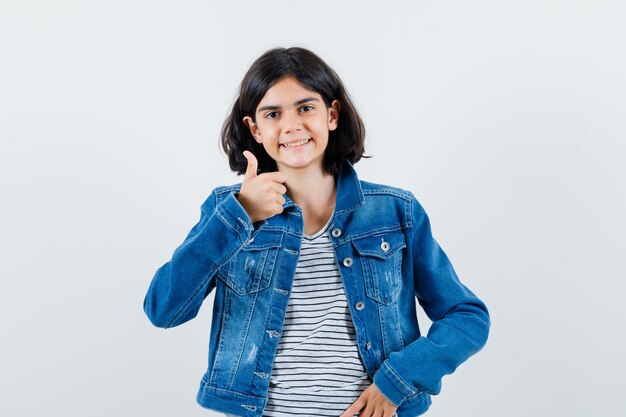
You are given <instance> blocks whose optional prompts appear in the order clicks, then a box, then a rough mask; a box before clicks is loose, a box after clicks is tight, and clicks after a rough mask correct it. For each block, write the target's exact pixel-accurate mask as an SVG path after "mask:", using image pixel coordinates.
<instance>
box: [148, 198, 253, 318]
mask: <svg viewBox="0 0 626 417" xmlns="http://www.w3.org/2000/svg"><path fill="white" fill-rule="evenodd" d="M236 195H237V193H236V192H231V193H230V194H229V195H228V196H227V197H225V198H224V199H223V200H222V201H220V203H219V204H216V194H215V190H213V191H212V192H211V194H210V195H209V197H208V198H207V199H206V201H205V202H204V203H203V204H202V207H201V210H200V220H199V221H198V223H196V225H195V226H193V228H192V229H191V231H190V232H189V234H188V235H187V237H186V238H185V240H184V241H183V243H182V244H181V245H180V246H178V248H176V249H175V250H174V253H173V255H172V258H171V260H169V261H168V262H166V263H165V264H163V265H162V266H161V267H160V268H159V269H158V270H157V271H156V273H155V275H154V277H153V278H152V282H151V283H150V286H149V288H148V292H147V294H146V296H145V298H144V302H143V308H144V312H145V313H146V315H147V316H148V319H149V320H150V322H151V323H152V324H153V325H155V326H157V327H163V328H169V327H174V326H178V325H180V324H182V323H185V322H186V321H189V320H191V319H192V318H194V317H195V316H196V315H197V314H198V310H200V306H201V304H202V302H203V301H204V299H205V298H206V296H207V295H208V294H209V293H210V292H211V291H212V290H213V288H215V275H216V272H217V270H218V269H219V268H220V267H221V266H222V265H224V264H225V263H226V262H228V261H229V260H230V259H231V257H232V256H234V255H235V254H236V253H237V252H238V251H239V250H240V249H241V248H242V247H243V245H244V244H245V243H246V242H247V241H248V239H249V238H250V235H251V233H252V230H253V225H252V223H251V220H250V216H248V213H247V212H246V211H245V209H244V208H243V206H242V205H241V204H240V203H239V201H238V200H237V198H236Z"/></svg>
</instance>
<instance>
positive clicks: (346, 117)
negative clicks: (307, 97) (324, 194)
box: [220, 47, 371, 176]
mask: <svg viewBox="0 0 626 417" xmlns="http://www.w3.org/2000/svg"><path fill="white" fill-rule="evenodd" d="M289 76H292V77H294V78H295V79H296V80H298V81H299V82H300V83H301V84H302V85H303V86H304V87H305V88H307V89H309V90H312V91H315V92H317V93H318V94H319V95H320V96H322V99H323V100H324V103H325V104H326V107H330V106H331V103H332V102H333V100H338V101H339V103H340V104H341V108H340V111H339V120H338V124H337V128H336V129H335V130H334V131H330V132H329V137H328V145H327V147H326V150H325V152H324V160H323V169H324V171H325V172H326V173H328V174H332V175H333V176H336V175H337V174H338V173H339V172H340V170H341V166H342V163H343V160H344V159H347V160H349V161H350V162H351V163H352V164H354V163H356V162H358V161H359V160H360V159H361V158H362V157H363V158H371V156H367V155H363V153H364V142H365V126H364V124H363V121H362V120H361V117H360V116H359V114H358V113H357V111H356V109H355V107H354V105H353V104H352V101H351V100H350V97H349V96H348V93H347V91H346V89H345V87H344V85H343V83H342V82H341V79H340V78H339V76H338V75H337V74H336V73H335V71H333V69H332V68H330V67H329V66H328V65H327V64H326V63H325V62H324V61H323V60H322V59H321V58H320V57H318V56H317V55H316V54H314V53H313V52H311V51H309V50H308V49H305V48H300V47H291V48H273V49H270V50H268V51H266V52H265V53H264V54H263V55H261V56H260V57H259V58H257V59H256V61H254V63H253V64H252V66H251V67H250V69H249V70H248V72H247V73H246V75H245V77H244V78H243V80H242V81H241V86H240V87H239V96H238V97H237V99H236V100H235V103H234V105H233V108H232V110H231V112H230V114H229V115H228V117H227V118H226V120H225V121H224V124H223V126H222V132H221V138H220V139H221V145H222V148H223V149H224V151H225V152H226V154H227V155H228V162H229V165H230V169H231V170H233V171H235V172H236V173H238V174H239V175H244V174H245V172H246V168H247V166H248V160H247V159H246V157H245V156H244V155H243V151H244V150H249V151H250V152H252V153H253V154H254V156H255V157H256V158H257V161H258V172H257V174H261V173H265V172H274V171H277V170H278V167H277V165H276V161H274V160H273V159H272V158H271V157H270V156H269V155H268V154H267V152H266V151H265V148H263V144H260V143H257V142H256V140H254V137H253V136H252V134H251V133H250V130H249V129H248V127H247V126H246V125H245V124H244V123H243V118H244V117H245V116H250V117H252V120H254V121H255V122H256V108H257V106H258V105H259V103H260V102H261V100H262V99H263V96H265V93H266V92H267V90H269V89H270V88H271V87H272V86H273V85H274V84H275V83H277V82H278V81H280V80H282V79H283V78H285V77H289Z"/></svg>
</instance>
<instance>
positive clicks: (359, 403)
mask: <svg viewBox="0 0 626 417" xmlns="http://www.w3.org/2000/svg"><path fill="white" fill-rule="evenodd" d="M363 408H365V410H363V411H361V412H360V413H359V417H391V416H393V414H394V413H395V412H396V410H397V409H398V407H396V406H395V405H394V404H393V403H392V402H391V401H389V400H388V399H387V397H385V396H384V395H383V393H382V392H380V390H379V389H378V387H377V386H376V385H374V384H373V383H372V385H370V386H369V387H367V388H366V389H365V391H363V392H362V393H361V396H360V397H359V398H357V399H356V401H355V402H353V403H352V404H351V405H350V407H348V408H346V410H345V411H344V412H343V413H341V415H340V416H339V417H352V416H354V415H355V414H356V413H357V412H358V411H359V410H361V409H363Z"/></svg>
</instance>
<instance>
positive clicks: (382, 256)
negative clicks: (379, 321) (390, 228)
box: [354, 232, 406, 304]
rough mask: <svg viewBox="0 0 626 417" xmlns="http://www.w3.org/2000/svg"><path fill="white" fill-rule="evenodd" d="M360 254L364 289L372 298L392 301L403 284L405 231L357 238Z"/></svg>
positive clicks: (356, 247) (381, 301) (388, 302)
mask: <svg viewBox="0 0 626 417" xmlns="http://www.w3.org/2000/svg"><path fill="white" fill-rule="evenodd" d="M354 247H355V249H356V251H357V252H358V253H359V255H360V260H361V267H362V269H363V277H364V280H365V292H366V294H367V296H368V297H369V298H372V299H373V300H376V301H378V302H379V303H383V304H390V303H392V302H393V301H395V300H396V298H398V294H399V293H400V288H401V286H402V249H403V248H405V247H406V243H405V240H404V234H402V233H400V232H391V233H386V234H382V235H377V236H368V237H365V238H360V239H356V240H354Z"/></svg>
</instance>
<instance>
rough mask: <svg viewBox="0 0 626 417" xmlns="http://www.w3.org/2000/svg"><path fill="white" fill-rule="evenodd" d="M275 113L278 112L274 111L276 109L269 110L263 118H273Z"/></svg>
mask: <svg viewBox="0 0 626 417" xmlns="http://www.w3.org/2000/svg"><path fill="white" fill-rule="evenodd" d="M277 114H278V112H276V111H271V112H269V113H267V114H266V115H265V118H266V119H273V118H275V117H276V115H277Z"/></svg>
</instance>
